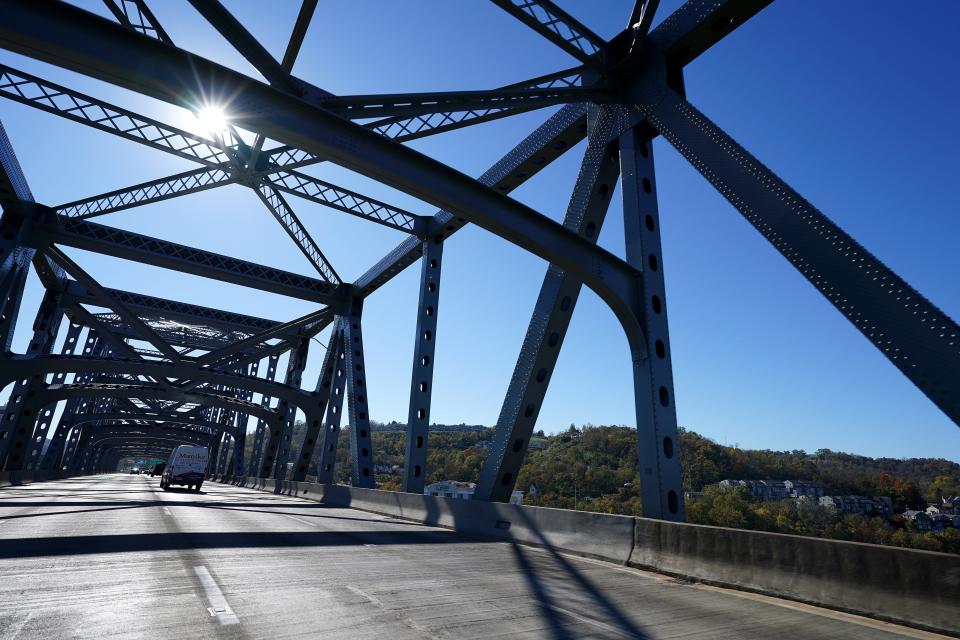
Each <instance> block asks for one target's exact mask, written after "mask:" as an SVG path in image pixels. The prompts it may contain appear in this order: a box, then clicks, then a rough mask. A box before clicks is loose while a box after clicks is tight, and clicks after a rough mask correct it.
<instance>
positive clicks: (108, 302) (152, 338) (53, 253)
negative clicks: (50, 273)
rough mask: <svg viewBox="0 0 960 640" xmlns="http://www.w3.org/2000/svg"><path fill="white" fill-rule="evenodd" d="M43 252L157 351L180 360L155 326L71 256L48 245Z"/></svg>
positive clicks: (178, 354) (176, 360)
mask: <svg viewBox="0 0 960 640" xmlns="http://www.w3.org/2000/svg"><path fill="white" fill-rule="evenodd" d="M43 253H44V255H45V256H46V257H48V258H50V259H51V260H53V261H54V262H55V263H56V264H57V265H59V266H60V267H61V268H62V269H64V270H66V271H67V272H68V273H69V274H70V275H72V276H73V277H74V278H76V280H77V282H79V283H80V284H81V285H83V286H84V287H86V288H87V289H88V290H89V291H90V292H91V293H93V295H94V296H96V297H97V299H98V301H99V304H100V305H102V306H104V307H108V308H110V309H111V310H112V311H113V312H114V313H116V314H117V315H118V316H120V317H121V318H122V319H123V321H124V322H125V323H127V325H128V326H129V327H130V328H131V329H133V331H134V332H135V333H136V334H138V337H139V338H140V339H141V340H144V341H145V342H148V343H150V344H152V345H153V346H154V348H156V349H157V351H159V352H160V353H162V354H163V355H164V357H166V358H169V359H170V360H171V361H173V362H178V361H179V360H180V353H179V352H178V351H177V350H176V349H174V348H173V347H171V346H170V345H169V344H167V342H166V341H165V340H164V339H163V338H161V337H160V336H159V335H157V333H156V332H155V331H154V330H153V328H152V327H151V326H150V325H148V324H147V323H146V322H144V321H143V320H141V319H140V317H139V316H137V315H136V314H135V313H133V312H132V311H131V310H129V309H127V306H126V305H125V304H123V303H122V302H120V301H119V300H115V299H113V298H111V297H110V294H109V293H108V292H107V291H106V290H105V289H104V288H103V286H101V285H100V283H99V282H97V280H96V278H94V277H93V276H91V275H90V274H88V273H87V272H86V271H84V270H83V269H82V268H80V265H78V264H77V263H76V262H74V261H73V260H71V259H70V257H69V256H67V255H66V254H65V253H63V252H62V251H60V249H58V248H56V247H46V248H45V249H43Z"/></svg>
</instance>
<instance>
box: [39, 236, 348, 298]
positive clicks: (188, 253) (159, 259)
mask: <svg viewBox="0 0 960 640" xmlns="http://www.w3.org/2000/svg"><path fill="white" fill-rule="evenodd" d="M32 233H33V234H34V241H35V243H36V244H49V243H56V244H65V245H67V246H71V247H76V248H78V249H84V250H86V251H93V252H96V253H103V254H107V255H112V256H115V257H118V258H124V259H126V260H133V261H136V262H141V263H144V264H150V265H153V266H157V267H162V268H165V269H173V270H175V271H180V272H182V273H190V274H193V275H197V276H201V277H204V278H212V279H214V280H221V281H223V282H231V283H233V284H238V285H241V286H246V287H251V288H254V289H260V290H262V291H268V292H271V293H278V294H281V295H287V296H291V297H295V298H301V299H303V300H310V301H312V302H319V303H321V304H329V305H338V304H342V303H344V301H345V300H346V294H345V293H343V292H341V287H338V286H335V285H332V284H331V283H329V282H325V281H323V280H319V279H317V278H310V277H308V276H302V275H299V274H296V273H292V272H289V271H283V270H281V269H275V268H273V267H267V266H264V265H261V264H256V263H254V262H248V261H246V260H240V259H239V258H232V257H229V256H223V255H219V254H216V253H212V252H210V251H204V250H203V249H196V248H194V247H187V246H184V245H181V244H176V243H174V242H169V241H167V240H161V239H160V238H153V237H150V236H145V235H142V234H139V233H134V232H132V231H125V230H123V229H117V228H114V227H107V226H104V225H98V224H95V223H93V222H86V221H84V220H77V219H67V220H61V221H59V222H51V223H48V224H43V225H35V226H34V227H33V229H32Z"/></svg>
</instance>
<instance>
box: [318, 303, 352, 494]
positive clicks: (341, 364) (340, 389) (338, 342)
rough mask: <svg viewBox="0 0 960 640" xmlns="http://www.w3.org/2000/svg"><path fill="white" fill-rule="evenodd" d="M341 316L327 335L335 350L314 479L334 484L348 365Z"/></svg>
mask: <svg viewBox="0 0 960 640" xmlns="http://www.w3.org/2000/svg"><path fill="white" fill-rule="evenodd" d="M345 323H346V321H345V320H344V318H342V317H340V316H337V320H336V323H335V324H334V326H333V334H332V335H331V338H330V345H331V348H334V349H335V350H336V351H335V353H334V354H333V356H332V363H333V373H332V380H333V383H332V385H331V389H330V399H329V401H328V402H327V412H326V415H325V416H324V419H323V443H322V446H321V448H320V456H319V459H318V461H317V482H319V483H320V484H333V483H334V481H335V480H336V475H335V473H336V466H337V441H338V439H339V436H340V421H341V417H342V416H343V396H344V395H345V394H346V383H347V365H346V360H347V358H346V353H345V352H344V349H345V348H346V336H345V334H344V324H345Z"/></svg>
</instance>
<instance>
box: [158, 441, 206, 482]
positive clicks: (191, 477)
mask: <svg viewBox="0 0 960 640" xmlns="http://www.w3.org/2000/svg"><path fill="white" fill-rule="evenodd" d="M208 457H209V455H208V452H207V448H206V447H198V446H196V445H189V444H181V445H180V446H178V447H177V448H176V449H174V450H173V453H171V454H170V459H169V460H167V466H166V468H165V469H164V470H163V475H161V476H160V488H161V489H163V490H164V491H166V490H168V489H169V488H170V487H171V486H173V485H179V486H184V487H187V488H189V489H193V490H194V491H200V487H202V486H203V481H204V479H205V478H206V477H207V459H208Z"/></svg>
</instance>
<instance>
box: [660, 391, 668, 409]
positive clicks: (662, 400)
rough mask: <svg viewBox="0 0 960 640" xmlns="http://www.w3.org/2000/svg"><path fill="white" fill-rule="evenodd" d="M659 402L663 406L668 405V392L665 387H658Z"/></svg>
mask: <svg viewBox="0 0 960 640" xmlns="http://www.w3.org/2000/svg"><path fill="white" fill-rule="evenodd" d="M659 395H660V404H662V405H663V406H665V407H668V406H670V392H669V391H667V388H666V387H660V393H659Z"/></svg>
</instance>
